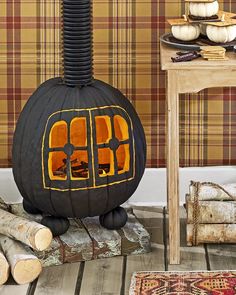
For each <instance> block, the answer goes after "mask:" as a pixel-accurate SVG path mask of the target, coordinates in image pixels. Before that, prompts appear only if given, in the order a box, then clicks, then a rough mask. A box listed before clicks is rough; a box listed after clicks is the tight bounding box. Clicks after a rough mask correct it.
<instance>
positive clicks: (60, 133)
mask: <svg viewBox="0 0 236 295" xmlns="http://www.w3.org/2000/svg"><path fill="white" fill-rule="evenodd" d="M62 11H63V60H64V78H63V79H62V78H54V79H51V80H48V81H46V82H45V83H43V84H42V85H41V86H40V87H39V88H38V89H37V90H36V91H35V93H34V94H33V95H32V96H31V97H30V99H29V100H28V102H27V104H26V105H25V107H24V109H23V111H22V113H21V115H20V118H19V120H18V123H17V127H16V131H15V135H14V143H13V172H14V178H15V181H16V184H17V186H18V188H19V191H20V192H21V194H22V196H23V199H24V200H23V205H24V208H25V210H26V211H27V212H29V213H39V212H43V213H46V215H50V216H46V217H44V218H43V220H42V223H43V224H45V225H47V226H48V227H50V228H51V229H52V231H53V232H54V234H62V233H63V232H65V231H66V230H67V228H68V226H69V223H68V219H67V217H79V218H83V217H87V216H100V222H101V224H102V225H103V226H104V227H106V228H109V229H118V228H120V227H122V226H124V224H125V223H126V220H127V214H126V212H125V210H124V209H123V208H121V207H119V205H121V204H122V203H124V202H125V201H126V200H127V199H128V198H129V197H130V196H131V195H132V194H133V193H134V191H135V190H136V188H137V186H138V184H139V182H140V180H141V177H142V175H143V172H144V168H145V161H146V142H145V135H144V131H143V127H142V125H141V123H140V120H139V118H138V115H137V114H136V112H135V110H134V108H133V106H132V105H131V104H130V102H129V101H128V99H127V98H125V97H124V96H123V94H122V93H121V92H120V91H119V90H117V89H115V88H113V87H112V86H110V85H108V84H106V83H104V82H101V81H99V80H95V79H93V70H92V30H91V3H90V1H87V0H83V1H82V0H77V1H76V0H64V1H63V4H62Z"/></svg>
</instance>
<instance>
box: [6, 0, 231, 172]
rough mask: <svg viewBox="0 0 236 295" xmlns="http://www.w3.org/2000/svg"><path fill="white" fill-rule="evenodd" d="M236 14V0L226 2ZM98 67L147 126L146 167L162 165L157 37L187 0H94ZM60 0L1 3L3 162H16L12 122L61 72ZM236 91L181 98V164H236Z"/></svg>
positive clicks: (162, 112)
mask: <svg viewBox="0 0 236 295" xmlns="http://www.w3.org/2000/svg"><path fill="white" fill-rule="evenodd" d="M221 8H224V9H227V10H229V11H236V0H227V1H223V2H222V1H221ZM93 11H94V59H95V62H94V69H95V76H96V78H98V79H102V80H105V81H107V82H109V83H110V84H112V85H114V86H115V87H118V88H119V89H120V90H121V91H122V92H123V93H124V94H125V95H127V96H128V98H129V99H130V100H131V101H132V103H133V104H134V106H135V108H136V110H137V112H138V113H139V115H140V117H141V120H142V123H143V125H144V128H145V132H146V138H147V144H148V162H147V166H148V167H164V166H165V74H164V72H162V71H160V60H159V36H160V35H161V34H163V33H165V32H166V31H168V30H169V28H168V25H167V24H166V22H165V18H168V17H176V16H180V15H182V14H183V12H184V4H183V1H177V0H171V1H170V0H160V1H156V0H153V1H151V0H146V1H145V0H139V1H137V0H134V1H131V0H120V1H109V0H94V1H93ZM60 52H61V44H60V1H59V0H37V1H36V0H15V1H13V0H0V167H10V166H11V147H12V138H13V132H14V127H15V123H16V121H17V118H18V116H19V113H20V111H21V109H22V107H23V105H24V104H25V102H26V100H27V99H28V97H29V96H30V95H31V93H32V92H33V91H34V90H35V88H36V87H37V86H38V85H39V84H40V83H42V82H43V81H45V80H46V79H48V78H50V77H54V76H58V75H60V72H61V57H60ZM235 94H236V92H235V89H222V88H221V89H210V90H204V91H202V92H201V93H199V94H194V95H183V96H181V98H180V112H181V114H180V133H181V148H180V153H181V159H180V161H181V166H206V165H233V164H236V116H235V115H236V99H235Z"/></svg>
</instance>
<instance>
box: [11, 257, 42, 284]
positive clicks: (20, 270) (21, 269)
mask: <svg viewBox="0 0 236 295" xmlns="http://www.w3.org/2000/svg"><path fill="white" fill-rule="evenodd" d="M41 271H42V265H41V262H40V261H39V260H38V259H27V260H20V261H18V262H17V263H16V264H15V267H14V270H12V276H13V278H14V280H15V281H16V283H17V284H20V285H24V284H28V283H31V282H33V281H34V280H35V279H36V278H37V277H38V276H39V275H40V273H41Z"/></svg>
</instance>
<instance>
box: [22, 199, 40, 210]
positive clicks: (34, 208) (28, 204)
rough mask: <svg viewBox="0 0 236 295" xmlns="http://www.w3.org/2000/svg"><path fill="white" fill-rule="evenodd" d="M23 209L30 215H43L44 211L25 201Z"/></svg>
mask: <svg viewBox="0 0 236 295" xmlns="http://www.w3.org/2000/svg"><path fill="white" fill-rule="evenodd" d="M23 208H24V210H25V211H26V212H27V213H29V214H41V213H42V211H40V210H39V209H37V208H36V207H34V206H33V205H32V204H31V203H30V202H29V201H26V200H25V199H23Z"/></svg>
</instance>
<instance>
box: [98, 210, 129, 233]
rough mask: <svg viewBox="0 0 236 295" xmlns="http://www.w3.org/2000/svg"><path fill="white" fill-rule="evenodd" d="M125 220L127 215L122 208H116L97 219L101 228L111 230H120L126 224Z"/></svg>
mask: <svg viewBox="0 0 236 295" xmlns="http://www.w3.org/2000/svg"><path fill="white" fill-rule="evenodd" d="M127 220H128V216H127V213H126V211H125V209H124V208H122V207H117V208H115V209H113V210H112V211H110V212H108V213H106V214H103V215H101V216H100V217H99V221H100V224H101V226H103V227H105V228H107V229H111V230H116V229H121V228H122V227H123V226H124V225H125V224H126V222H127Z"/></svg>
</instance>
